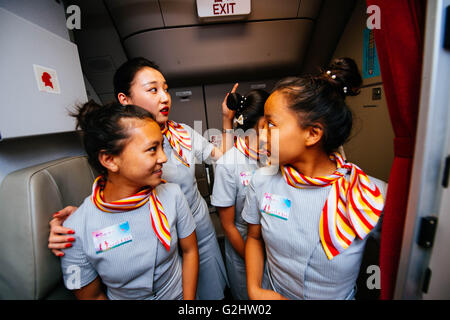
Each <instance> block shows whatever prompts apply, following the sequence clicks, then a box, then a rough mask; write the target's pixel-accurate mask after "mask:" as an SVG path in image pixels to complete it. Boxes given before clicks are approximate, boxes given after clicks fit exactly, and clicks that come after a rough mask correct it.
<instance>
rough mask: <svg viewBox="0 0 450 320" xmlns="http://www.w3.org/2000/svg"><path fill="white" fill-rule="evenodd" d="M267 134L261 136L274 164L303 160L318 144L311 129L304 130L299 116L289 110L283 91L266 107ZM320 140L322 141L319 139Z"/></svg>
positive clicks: (274, 94) (269, 100) (275, 93)
mask: <svg viewBox="0 0 450 320" xmlns="http://www.w3.org/2000/svg"><path fill="white" fill-rule="evenodd" d="M264 117H265V120H266V123H267V134H266V135H264V134H263V135H261V138H260V139H261V141H262V143H263V144H265V146H264V148H265V149H266V150H267V151H268V152H269V154H270V157H271V163H272V164H279V165H286V164H293V163H296V162H298V161H301V160H302V156H303V155H304V153H305V151H307V149H308V147H311V146H312V145H314V144H316V143H317V139H316V138H314V139H312V138H313V137H312V136H311V128H302V127H301V126H300V123H299V121H298V115H297V113H295V112H294V111H292V110H291V109H290V108H289V104H288V100H287V99H286V96H285V95H284V94H283V92H281V91H275V92H274V93H272V94H271V95H270V97H269V99H267V102H266V104H265V107H264ZM319 140H320V139H319Z"/></svg>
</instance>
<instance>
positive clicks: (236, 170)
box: [211, 90, 269, 300]
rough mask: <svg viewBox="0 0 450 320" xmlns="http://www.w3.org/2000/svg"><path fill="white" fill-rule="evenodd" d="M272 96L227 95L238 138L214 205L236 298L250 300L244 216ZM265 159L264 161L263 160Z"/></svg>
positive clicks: (223, 163)
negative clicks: (243, 212)
mask: <svg viewBox="0 0 450 320" xmlns="http://www.w3.org/2000/svg"><path fill="white" fill-rule="evenodd" d="M268 96H269V94H268V93H267V92H266V91H264V90H252V91H250V92H249V93H248V94H247V95H246V96H245V97H244V96H241V95H240V94H238V93H232V94H230V95H229V96H228V99H227V105H228V107H229V108H230V109H232V110H236V115H235V119H236V123H237V125H236V129H238V131H243V132H245V136H244V135H242V136H238V137H237V140H236V142H235V145H234V147H233V148H231V149H230V150H228V151H227V152H226V153H225V154H224V156H223V157H222V158H220V159H219V160H218V161H217V166H216V171H215V181H214V188H213V193H212V196H211V204H212V205H214V206H216V207H217V209H218V211H219V215H220V221H221V224H222V227H223V230H224V232H225V236H226V237H225V263H226V267H227V273H228V280H229V282H230V289H231V294H232V295H233V298H234V299H238V300H248V294H247V285H246V273H245V261H244V243H245V239H246V238H247V223H246V222H245V221H244V220H243V219H242V217H241V211H242V208H243V207H244V200H245V193H246V188H247V185H248V184H249V182H250V179H251V177H252V175H253V172H254V171H255V170H256V169H258V168H259V167H260V166H261V162H260V161H261V160H262V161H264V155H261V154H260V152H259V146H258V134H257V133H258V131H259V130H260V129H262V128H263V123H264V103H265V102H266V100H267V98H268ZM261 158H262V159H261Z"/></svg>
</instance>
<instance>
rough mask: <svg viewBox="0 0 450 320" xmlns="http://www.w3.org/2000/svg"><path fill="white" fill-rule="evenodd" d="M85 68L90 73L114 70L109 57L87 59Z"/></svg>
mask: <svg viewBox="0 0 450 320" xmlns="http://www.w3.org/2000/svg"><path fill="white" fill-rule="evenodd" d="M87 67H88V68H89V72H92V73H105V72H114V70H115V67H114V63H113V61H112V58H111V56H103V57H95V58H90V59H87Z"/></svg>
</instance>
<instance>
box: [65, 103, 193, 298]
mask: <svg viewBox="0 0 450 320" xmlns="http://www.w3.org/2000/svg"><path fill="white" fill-rule="evenodd" d="M75 116H76V117H77V119H78V126H79V127H81V129H82V130H83V139H84V146H85V149H86V152H87V154H88V160H89V162H90V164H91V165H92V166H93V167H94V168H95V169H96V170H97V171H98V172H100V173H101V174H100V176H99V177H97V179H95V182H94V185H93V188H92V195H91V196H89V197H87V198H86V199H85V201H84V202H83V204H82V205H81V206H80V207H79V208H78V210H77V212H76V214H73V215H71V216H70V217H69V218H68V219H67V220H66V221H65V222H64V226H65V227H68V228H71V229H73V230H75V231H76V234H75V237H76V241H75V242H74V243H73V246H72V247H71V248H69V249H67V250H66V253H65V255H64V256H63V257H62V259H61V266H62V271H63V276H64V283H65V285H66V287H67V288H68V289H71V290H74V293H75V295H76V297H77V298H79V299H152V300H153V299H182V298H184V299H194V298H195V293H196V285H197V275H198V249H197V239H196V236H195V232H194V231H195V223H194V219H193V217H192V214H191V212H190V210H189V207H188V204H187V202H186V199H185V198H184V195H183V193H182V192H181V190H180V188H179V187H178V185H176V184H172V183H163V184H161V182H162V179H161V175H162V170H161V169H162V165H163V163H164V162H166V161H167V158H166V156H165V154H164V151H163V146H162V145H163V141H164V140H163V137H162V134H161V130H160V128H159V125H158V124H157V123H156V122H155V121H154V119H153V117H152V115H151V114H150V113H149V112H147V111H145V110H144V109H141V108H139V107H136V106H133V105H127V106H122V105H120V104H118V103H113V104H110V105H107V106H99V105H97V104H95V103H94V102H88V103H86V104H85V105H84V106H82V107H81V108H80V109H79V110H78V113H77V114H76V115H75ZM178 241H179V243H180V247H181V250H182V258H181V257H180V255H179V254H178ZM101 283H103V284H104V285H106V293H105V292H104V291H103V289H102V286H101Z"/></svg>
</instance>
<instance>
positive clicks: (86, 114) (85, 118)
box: [70, 99, 103, 131]
mask: <svg viewBox="0 0 450 320" xmlns="http://www.w3.org/2000/svg"><path fill="white" fill-rule="evenodd" d="M102 108H103V107H102V106H101V105H99V104H98V103H96V102H95V101H94V100H92V99H91V100H89V101H88V102H86V103H85V104H83V105H81V106H78V107H77V109H76V111H75V112H72V113H70V115H71V116H72V117H74V118H75V119H76V120H77V125H76V127H77V128H80V129H82V130H84V131H86V130H87V129H88V128H89V127H90V126H92V121H93V119H95V117H93V116H92V115H94V114H95V113H97V112H98V111H100V110H102Z"/></svg>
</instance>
